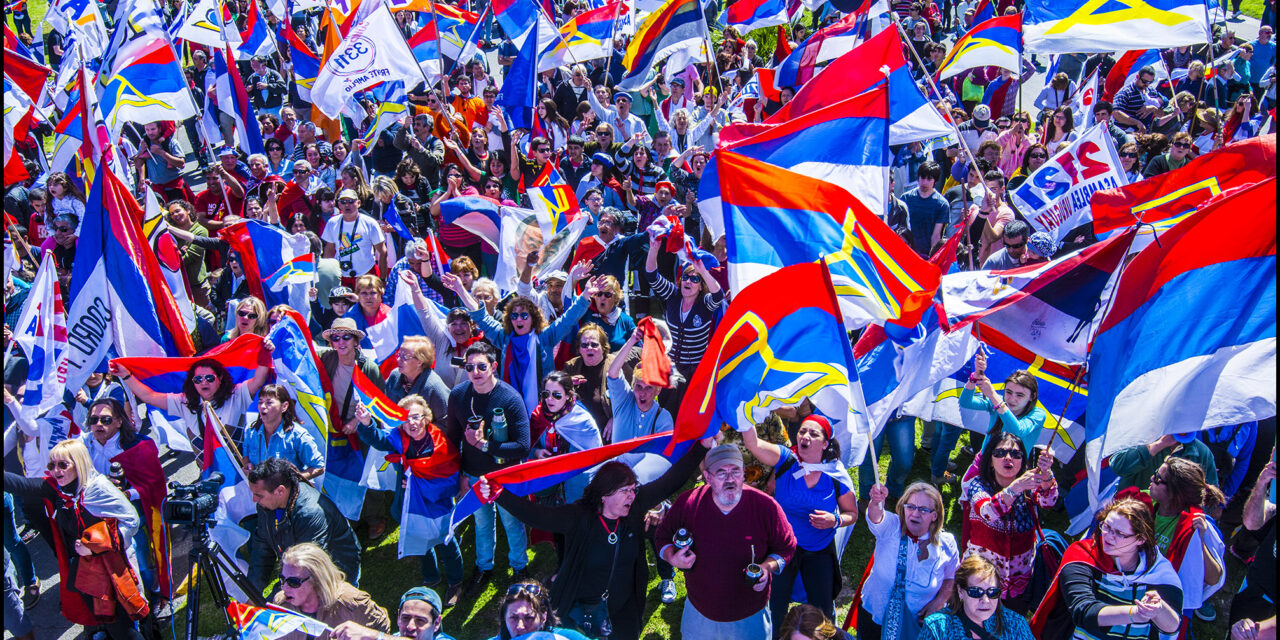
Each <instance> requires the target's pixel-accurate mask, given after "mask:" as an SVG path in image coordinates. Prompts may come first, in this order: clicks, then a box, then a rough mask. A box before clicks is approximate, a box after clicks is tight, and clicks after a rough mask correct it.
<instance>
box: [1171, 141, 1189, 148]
mask: <svg viewBox="0 0 1280 640" xmlns="http://www.w3.org/2000/svg"><path fill="white" fill-rule="evenodd" d="M1173 146H1175V147H1177V148H1179V149H1190V148H1191V143H1190V142H1175V143H1173Z"/></svg>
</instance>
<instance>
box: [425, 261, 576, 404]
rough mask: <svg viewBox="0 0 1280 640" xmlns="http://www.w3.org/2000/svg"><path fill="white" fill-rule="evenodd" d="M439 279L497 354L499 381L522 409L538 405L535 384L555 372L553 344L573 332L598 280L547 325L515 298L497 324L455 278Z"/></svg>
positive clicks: (444, 276)
mask: <svg viewBox="0 0 1280 640" xmlns="http://www.w3.org/2000/svg"><path fill="white" fill-rule="evenodd" d="M440 279H441V281H442V282H444V285H445V286H446V287H448V288H449V289H450V290H452V291H453V292H454V293H456V294H458V298H459V299H461V300H462V305H463V306H464V307H466V308H467V309H468V310H470V312H471V319H472V320H474V321H475V323H476V325H477V326H479V327H480V329H481V330H483V331H484V337H485V338H486V339H488V340H489V341H490V342H492V343H493V346H494V347H495V348H496V349H497V350H498V353H499V354H501V355H500V357H499V361H500V362H501V363H502V367H501V369H502V370H501V372H500V373H501V379H502V381H503V382H506V383H507V384H510V385H511V386H512V387H515V389H516V391H519V392H520V395H521V396H522V397H523V398H524V404H525V406H526V407H535V406H537V405H538V401H539V395H540V393H539V391H540V390H539V388H538V382H539V381H540V380H542V376H543V375H545V373H548V372H551V371H555V368H556V365H555V359H554V358H555V347H556V345H557V344H559V343H560V342H561V341H562V340H565V339H567V338H569V337H570V336H572V335H573V332H574V331H576V330H577V328H578V320H579V319H581V318H582V315H583V314H584V313H586V311H587V302H588V301H589V300H590V299H591V296H592V295H594V294H595V293H596V292H598V291H599V290H600V287H601V283H600V279H599V278H596V279H593V280H590V281H588V282H587V290H586V293H585V295H584V296H582V297H580V298H578V299H577V300H574V301H573V304H570V305H568V307H567V308H566V309H565V310H564V314H562V315H561V316H560V317H559V318H556V319H555V320H554V321H553V322H550V323H548V322H547V321H546V319H545V318H544V317H543V315H542V310H541V309H539V308H538V304H537V303H536V302H534V301H532V300H530V299H528V298H524V297H516V298H515V299H513V300H512V301H511V302H510V303H509V304H507V306H506V309H505V310H504V311H503V315H502V322H501V324H499V322H498V321H497V320H496V319H494V317H493V316H491V315H489V314H488V313H487V312H486V311H485V307H484V306H482V305H481V304H480V302H479V301H477V300H476V298H475V296H473V295H472V292H470V291H467V289H466V287H464V286H462V280H460V279H459V278H458V277H457V276H455V275H453V274H452V273H446V274H442V275H441V277H440Z"/></svg>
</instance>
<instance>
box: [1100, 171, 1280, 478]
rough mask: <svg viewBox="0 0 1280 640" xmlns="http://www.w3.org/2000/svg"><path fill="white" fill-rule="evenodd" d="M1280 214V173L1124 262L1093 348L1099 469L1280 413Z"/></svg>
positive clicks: (1228, 197) (1203, 211) (1214, 205)
mask: <svg viewBox="0 0 1280 640" xmlns="http://www.w3.org/2000/svg"><path fill="white" fill-rule="evenodd" d="M1275 210H1276V184H1275V178H1269V179H1267V180H1264V181H1261V182H1258V183H1256V184H1253V185H1250V186H1247V187H1242V188H1240V189H1237V190H1234V191H1232V192H1229V193H1225V194H1223V195H1222V196H1221V197H1218V198H1215V199H1213V200H1211V201H1209V202H1208V203H1206V204H1204V205H1203V206H1201V207H1200V208H1199V209H1198V210H1197V211H1196V213H1195V214H1193V215H1191V216H1190V217H1188V218H1187V219H1186V220H1183V221H1182V222H1180V223H1178V224H1177V225H1176V226H1174V227H1173V228H1172V229H1170V230H1169V231H1168V232H1166V233H1164V234H1162V235H1161V236H1160V241H1159V243H1156V244H1151V245H1148V246H1147V247H1146V248H1145V249H1143V250H1142V251H1140V252H1139V253H1138V254H1137V256H1135V257H1134V258H1133V260H1132V261H1131V262H1130V263H1129V264H1128V265H1127V266H1126V267H1125V270H1124V272H1123V273H1122V274H1121V276H1120V279H1119V283H1118V285H1117V286H1116V291H1115V294H1114V302H1113V303H1112V305H1111V307H1110V310H1109V311H1107V313H1106V315H1105V316H1104V317H1103V319H1102V322H1101V323H1100V325H1099V327H1098V330H1097V332H1096V335H1095V337H1094V338H1093V347H1092V349H1091V351H1090V356H1089V377H1090V385H1089V390H1090V393H1089V405H1088V419H1087V430H1086V435H1087V438H1088V453H1089V465H1090V469H1091V470H1092V471H1093V472H1094V475H1095V476H1096V472H1097V470H1098V466H1099V463H1100V461H1101V460H1102V459H1103V458H1105V457H1106V456H1109V455H1111V454H1112V453H1115V452H1116V451H1118V450H1120V449H1123V448H1125V447H1130V446H1134V445H1138V444H1145V443H1149V442H1152V441H1154V440H1156V439H1158V438H1160V437H1162V436H1164V435H1166V434H1180V433H1189V432H1195V431H1199V430H1201V429H1208V428H1212V427H1218V426H1223V425H1234V424H1240V423H1243V422H1248V421H1251V420H1260V419H1263V418H1269V417H1271V416H1274V415H1275V414H1276V218H1275ZM1095 487H1096V485H1095ZM1095 495H1096V491H1095Z"/></svg>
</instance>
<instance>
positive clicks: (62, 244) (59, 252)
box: [40, 213, 80, 287]
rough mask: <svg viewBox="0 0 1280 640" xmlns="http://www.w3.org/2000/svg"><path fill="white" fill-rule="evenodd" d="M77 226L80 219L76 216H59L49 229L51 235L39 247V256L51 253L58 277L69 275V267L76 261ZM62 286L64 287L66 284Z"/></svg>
mask: <svg viewBox="0 0 1280 640" xmlns="http://www.w3.org/2000/svg"><path fill="white" fill-rule="evenodd" d="M79 225H80V219H79V217H78V216H76V214H74V213H62V214H59V215H58V216H57V217H55V218H54V219H53V224H52V225H50V227H49V228H50V230H51V231H52V232H53V235H52V236H50V237H48V238H46V239H45V241H44V243H43V244H41V245H40V253H41V254H43V253H44V252H46V251H52V252H53V264H54V266H55V267H57V269H58V274H59V276H61V275H62V274H64V273H65V274H68V275H70V273H71V265H72V263H74V262H75V259H76V237H77V236H76V228H77V227H79ZM62 285H63V286H64V287H65V286H66V283H65V282H64V283H62Z"/></svg>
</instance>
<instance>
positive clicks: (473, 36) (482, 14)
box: [431, 2, 491, 75]
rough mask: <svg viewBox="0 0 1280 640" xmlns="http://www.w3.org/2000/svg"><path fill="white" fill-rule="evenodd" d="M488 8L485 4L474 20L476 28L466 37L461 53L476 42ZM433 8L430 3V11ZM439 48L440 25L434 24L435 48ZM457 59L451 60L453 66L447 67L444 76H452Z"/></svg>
mask: <svg viewBox="0 0 1280 640" xmlns="http://www.w3.org/2000/svg"><path fill="white" fill-rule="evenodd" d="M490 6H491V5H489V4H486V5H485V6H484V10H483V11H481V12H480V16H479V17H478V18H476V26H474V27H471V33H470V35H468V36H467V43H466V44H464V45H463V48H462V51H463V52H465V51H466V50H467V49H466V48H467V46H469V45H470V44H471V43H472V42H475V40H476V32H477V31H479V30H480V23H482V22H484V17H485V16H486V15H489V7H490ZM435 7H436V5H435V3H434V2H433V3H431V9H432V10H433V11H434V10H435ZM439 47H440V24H439V23H437V24H436V48H437V49H438V48H439ZM459 53H461V52H459ZM460 57H461V56H459V58H460ZM459 58H454V60H453V64H451V65H449V70H448V71H447V72H445V75H449V74H452V73H453V70H454V69H456V68H457V67H458V59H459Z"/></svg>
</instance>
